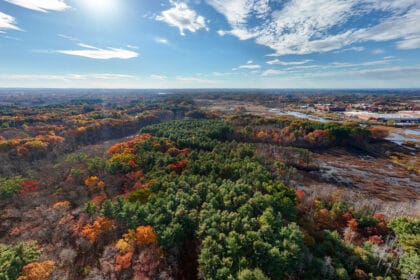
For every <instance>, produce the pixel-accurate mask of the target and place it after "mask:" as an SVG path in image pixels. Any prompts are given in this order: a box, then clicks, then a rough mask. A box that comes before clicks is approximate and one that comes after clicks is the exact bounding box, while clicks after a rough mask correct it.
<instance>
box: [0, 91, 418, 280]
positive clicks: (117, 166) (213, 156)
mask: <svg viewBox="0 0 420 280" xmlns="http://www.w3.org/2000/svg"><path fill="white" fill-rule="evenodd" d="M0 125H1V132H0V135H1V136H0V137H1V139H0V158H1V160H2V166H3V167H1V168H0V171H1V178H0V208H1V215H0V280H11V279H19V280H44V279H45V280H46V279H215V280H216V279H217V280H218V279H220V280H222V279H239V280H251V279H255V280H262V279H418V278H419V277H420V269H419V268H420V249H419V248H420V220H419V219H418V218H412V217H387V216H386V215H384V214H383V213H380V212H376V211H375V209H372V208H369V207H364V208H355V207H354V204H352V202H351V201H348V200H347V199H346V197H344V196H343V195H342V194H341V193H340V192H332V193H330V194H329V195H309V194H307V193H306V192H305V191H303V190H301V189H299V188H292V187H290V186H288V178H289V177H290V176H291V174H292V173H293V172H294V171H293V170H296V169H302V170H308V169H309V170H310V169H311V168H313V163H312V161H311V153H312V151H315V150H317V151H319V150H327V149H330V148H332V147H341V148H343V149H352V150H358V151H360V152H361V153H366V154H369V155H371V156H379V155H378V151H377V149H376V148H375V147H376V146H375V145H376V144H377V143H378V142H381V141H383V140H382V138H383V133H382V132H381V131H378V129H372V128H369V127H361V126H359V125H357V124H339V123H319V122H314V121H309V120H303V119H295V118H291V117H276V118H271V117H258V116H252V115H246V114H245V115H234V116H225V117H221V116H218V115H217V114H214V113H209V112H205V111H200V110H197V108H196V107H195V105H194V102H193V101H192V100H191V99H190V98H188V97H182V96H175V97H171V98H162V100H159V99H157V100H142V101H136V100H129V101H127V102H115V103H112V102H106V103H105V102H103V101H102V100H73V101H69V102H66V103H64V104H58V105H57V104H55V105H47V106H33V107H25V106H3V107H2V108H1V117H0ZM280 149H281V152H279V151H280Z"/></svg>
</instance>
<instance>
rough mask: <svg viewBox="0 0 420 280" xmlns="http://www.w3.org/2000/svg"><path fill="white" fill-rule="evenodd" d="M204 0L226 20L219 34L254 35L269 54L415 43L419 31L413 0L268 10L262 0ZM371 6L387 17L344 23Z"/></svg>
mask: <svg viewBox="0 0 420 280" xmlns="http://www.w3.org/2000/svg"><path fill="white" fill-rule="evenodd" d="M206 1H207V3H208V4H210V5H211V6H212V7H214V8H215V10H217V11H218V12H219V13H221V14H223V15H224V16H225V18H226V20H227V21H228V23H229V24H230V27H231V30H228V31H226V30H221V31H218V33H219V35H226V34H229V35H233V36H235V37H237V38H239V39H240V40H248V39H252V38H254V39H255V41H256V43H258V44H261V45H264V46H267V47H270V48H271V49H273V50H274V51H275V53H274V55H275V56H281V55H288V54H310V53H316V52H328V51H333V50H339V49H342V48H343V47H345V46H348V45H351V44H354V43H358V42H365V41H389V40H400V42H398V43H397V47H398V48H402V49H404V48H417V47H418V44H417V39H411V38H418V37H419V36H420V2H419V1H418V0H401V1H393V0H290V1H288V2H285V3H284V4H283V5H282V6H281V7H282V8H281V9H277V10H272V9H270V7H269V6H268V0H267V1H262V0H260V1H259V0H231V1H224V0H206ZM283 2H284V1H283ZM278 6H280V5H278ZM256 7H258V9H256ZM375 11H380V12H383V13H386V14H387V15H388V17H384V19H382V20H381V21H379V22H378V23H375V24H370V25H369V23H368V24H366V27H364V28H360V29H355V28H354V27H353V28H352V27H345V26H346V25H344V24H345V23H347V22H349V21H350V20H355V21H357V20H359V19H360V18H362V17H363V16H370V15H371V13H373V12H375ZM343 27H345V28H347V29H345V28H344V29H343ZM336 30H343V31H339V32H337V31H336ZM350 49H351V50H355V51H361V50H363V49H362V47H354V48H350Z"/></svg>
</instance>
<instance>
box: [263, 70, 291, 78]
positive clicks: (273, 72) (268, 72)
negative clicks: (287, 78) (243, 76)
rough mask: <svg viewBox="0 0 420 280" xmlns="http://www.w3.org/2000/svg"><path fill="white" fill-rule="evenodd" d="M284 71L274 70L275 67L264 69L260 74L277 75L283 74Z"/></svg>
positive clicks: (265, 75) (264, 75) (266, 75)
mask: <svg viewBox="0 0 420 280" xmlns="http://www.w3.org/2000/svg"><path fill="white" fill-rule="evenodd" d="M285 73H286V72H285V71H280V70H275V69H268V70H265V71H264V72H263V73H262V74H261V76H263V77H268V76H278V75H281V74H285Z"/></svg>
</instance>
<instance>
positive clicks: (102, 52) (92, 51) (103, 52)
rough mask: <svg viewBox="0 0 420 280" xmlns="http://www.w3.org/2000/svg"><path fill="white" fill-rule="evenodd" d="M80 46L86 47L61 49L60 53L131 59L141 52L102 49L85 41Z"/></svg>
mask: <svg viewBox="0 0 420 280" xmlns="http://www.w3.org/2000/svg"><path fill="white" fill-rule="evenodd" d="M78 45H79V46H80V47H82V48H85V49H82V50H59V51H57V52H58V53H62V54H67V55H74V56H82V57H87V58H92V59H113V58H116V59H130V58H135V57H138V56H139V54H138V53H137V52H135V51H131V50H126V49H120V48H106V49H100V48H97V47H94V46H91V45H86V44H83V43H80V44H78Z"/></svg>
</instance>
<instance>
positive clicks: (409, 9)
mask: <svg viewBox="0 0 420 280" xmlns="http://www.w3.org/2000/svg"><path fill="white" fill-rule="evenodd" d="M6 87H20V88H419V87H420V1H418V0H401V1H395V0H284V1H282V0H184V1H175V0H165V1H158V0H156V1H150V0H149V1H146V0H0V88H6Z"/></svg>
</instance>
